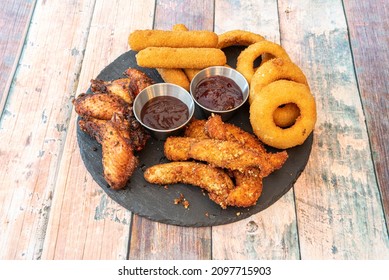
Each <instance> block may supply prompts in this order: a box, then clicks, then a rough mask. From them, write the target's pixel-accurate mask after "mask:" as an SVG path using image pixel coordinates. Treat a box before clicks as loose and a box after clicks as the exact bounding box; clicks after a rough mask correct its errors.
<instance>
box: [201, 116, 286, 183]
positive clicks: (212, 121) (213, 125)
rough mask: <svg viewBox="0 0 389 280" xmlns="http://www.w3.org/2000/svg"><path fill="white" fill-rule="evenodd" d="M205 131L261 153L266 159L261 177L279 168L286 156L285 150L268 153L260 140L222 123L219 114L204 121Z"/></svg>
mask: <svg viewBox="0 0 389 280" xmlns="http://www.w3.org/2000/svg"><path fill="white" fill-rule="evenodd" d="M205 131H206V133H207V134H208V135H209V137H211V138H214V139H219V140H226V141H235V142H238V143H240V144H242V145H244V147H245V148H247V149H250V150H252V151H254V152H257V153H258V154H261V155H262V156H263V157H264V158H265V159H266V160H265V161H264V162H263V163H262V165H263V168H262V170H261V171H262V177H266V176H268V175H269V174H270V173H271V172H273V171H274V170H277V169H279V168H281V166H282V165H283V164H284V163H285V161H286V160H287V158H288V154H287V152H286V151H282V152H279V153H268V152H266V149H265V147H264V145H263V144H262V142H260V141H259V140H258V139H257V138H256V137H255V136H254V135H253V134H250V133H248V132H246V131H244V130H243V129H241V128H239V127H237V126H235V125H233V124H229V123H224V122H223V121H222V118H221V117H220V115H213V116H211V117H210V118H209V119H208V121H207V122H206V123H205Z"/></svg>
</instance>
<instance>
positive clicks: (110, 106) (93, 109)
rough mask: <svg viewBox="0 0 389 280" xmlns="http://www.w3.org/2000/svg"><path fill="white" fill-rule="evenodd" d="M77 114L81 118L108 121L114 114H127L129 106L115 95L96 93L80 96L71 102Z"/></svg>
mask: <svg viewBox="0 0 389 280" xmlns="http://www.w3.org/2000/svg"><path fill="white" fill-rule="evenodd" d="M73 104H74V107H75V110H76V112H77V114H79V115H80V116H81V117H92V118H95V119H100V120H110V119H111V118H112V116H113V114H114V113H121V114H123V115H126V114H128V112H129V111H130V108H129V105H128V103H127V102H125V101H124V100H123V99H121V98H120V97H118V96H116V95H112V94H104V93H96V94H80V95H79V96H78V97H77V98H76V99H74V100H73Z"/></svg>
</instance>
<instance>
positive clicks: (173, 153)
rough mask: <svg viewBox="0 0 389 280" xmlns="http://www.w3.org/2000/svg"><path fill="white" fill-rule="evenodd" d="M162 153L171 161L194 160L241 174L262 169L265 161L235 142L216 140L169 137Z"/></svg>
mask: <svg viewBox="0 0 389 280" xmlns="http://www.w3.org/2000/svg"><path fill="white" fill-rule="evenodd" d="M164 152H165V156H166V157H167V158H168V159H169V160H172V161H177V160H181V161H182V160H188V159H196V160H200V161H205V162H208V163H210V164H211V165H213V166H217V167H221V168H227V169H231V170H239V171H242V172H243V171H244V170H245V169H247V168H249V167H257V168H260V169H263V168H264V166H263V165H264V161H265V160H266V159H265V158H264V157H263V156H261V155H258V154H257V153H255V152H253V151H252V150H249V149H246V148H245V147H244V146H242V145H241V144H239V143H237V142H234V141H223V140H216V139H196V138H190V137H169V138H168V139H166V142H165V145H164Z"/></svg>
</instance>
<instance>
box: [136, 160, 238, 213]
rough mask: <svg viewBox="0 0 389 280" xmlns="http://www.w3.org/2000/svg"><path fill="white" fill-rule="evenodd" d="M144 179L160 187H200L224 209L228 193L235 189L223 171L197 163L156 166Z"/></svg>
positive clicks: (148, 171) (147, 171)
mask: <svg viewBox="0 0 389 280" xmlns="http://www.w3.org/2000/svg"><path fill="white" fill-rule="evenodd" d="M144 177H145V179H146V181H147V182H149V183H153V184H159V185H165V184H176V183H184V184H191V185H195V186H199V187H201V188H203V189H205V190H206V191H207V192H208V195H209V198H210V199H211V200H212V201H214V202H216V203H217V204H219V205H220V206H221V207H222V208H226V206H227V205H226V200H227V197H228V193H229V191H230V190H231V189H232V188H233V187H234V184H233V182H232V181H231V178H230V177H229V176H228V175H227V174H226V173H225V172H224V171H223V170H221V169H220V168H216V167H211V166H209V165H206V164H203V163H197V162H187V161H185V162H170V163H163V164H158V165H154V166H152V167H149V168H148V169H146V171H145V172H144Z"/></svg>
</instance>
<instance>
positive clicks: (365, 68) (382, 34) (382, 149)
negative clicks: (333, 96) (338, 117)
mask: <svg viewBox="0 0 389 280" xmlns="http://www.w3.org/2000/svg"><path fill="white" fill-rule="evenodd" d="M343 5H344V8H345V12H346V19H347V23H348V27H349V35H350V42H351V49H352V54H353V58H354V67H355V71H356V75H357V80H358V85H359V91H360V94H361V97H362V105H363V111H364V113H365V117H366V122H367V127H368V134H369V139H370V144H371V149H372V156H373V160H374V166H375V170H376V176H377V181H378V184H379V186H380V190H381V198H382V202H383V205H384V211H385V214H386V227H387V228H389V168H388V166H389V145H388V143H389V135H388V133H387V132H388V131H389V120H388V118H387V117H386V118H385V116H389V80H388V77H389V67H388V65H389V53H388V46H389V18H388V15H389V8H388V5H387V2H386V1H384V0H370V1H344V4H343ZM378 112H379V113H378Z"/></svg>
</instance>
